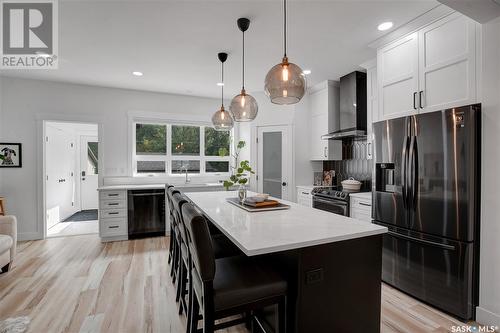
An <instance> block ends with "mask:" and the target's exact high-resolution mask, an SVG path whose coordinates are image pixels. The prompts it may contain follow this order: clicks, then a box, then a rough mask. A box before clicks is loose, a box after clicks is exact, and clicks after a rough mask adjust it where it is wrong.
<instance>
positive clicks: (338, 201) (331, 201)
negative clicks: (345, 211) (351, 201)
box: [313, 196, 347, 206]
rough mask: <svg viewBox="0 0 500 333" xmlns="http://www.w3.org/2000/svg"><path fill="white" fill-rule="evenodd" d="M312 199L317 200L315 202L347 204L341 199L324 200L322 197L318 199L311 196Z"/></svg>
mask: <svg viewBox="0 0 500 333" xmlns="http://www.w3.org/2000/svg"><path fill="white" fill-rule="evenodd" d="M313 201H317V202H321V203H325V204H339V205H342V206H347V202H345V201H341V200H324V199H320V198H318V197H316V196H314V197H313Z"/></svg>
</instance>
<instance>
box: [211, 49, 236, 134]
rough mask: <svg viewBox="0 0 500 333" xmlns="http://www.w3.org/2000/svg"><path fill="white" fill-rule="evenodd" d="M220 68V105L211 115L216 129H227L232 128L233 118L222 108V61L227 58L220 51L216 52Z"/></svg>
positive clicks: (225, 54)
mask: <svg viewBox="0 0 500 333" xmlns="http://www.w3.org/2000/svg"><path fill="white" fill-rule="evenodd" d="M218 57H219V60H220V62H221V68H222V81H221V82H222V84H221V91H222V94H221V102H222V103H221V107H220V109H219V110H218V111H216V112H215V113H214V115H213V116H212V123H213V125H214V127H215V129H216V130H217V131H229V130H231V129H232V128H233V124H234V123H233V118H232V117H231V115H230V114H229V112H227V111H226V110H225V109H224V62H225V61H226V60H227V53H224V52H221V53H219V54H218Z"/></svg>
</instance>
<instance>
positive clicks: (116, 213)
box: [108, 212, 118, 215]
mask: <svg viewBox="0 0 500 333" xmlns="http://www.w3.org/2000/svg"><path fill="white" fill-rule="evenodd" d="M108 215H118V212H111V213H108Z"/></svg>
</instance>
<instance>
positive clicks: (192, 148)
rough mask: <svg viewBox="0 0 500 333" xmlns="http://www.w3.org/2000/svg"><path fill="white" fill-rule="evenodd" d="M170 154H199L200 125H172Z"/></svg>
mask: <svg viewBox="0 0 500 333" xmlns="http://www.w3.org/2000/svg"><path fill="white" fill-rule="evenodd" d="M172 155H190V156H193V155H194V156H196V155H200V127H198V126H178V125H172Z"/></svg>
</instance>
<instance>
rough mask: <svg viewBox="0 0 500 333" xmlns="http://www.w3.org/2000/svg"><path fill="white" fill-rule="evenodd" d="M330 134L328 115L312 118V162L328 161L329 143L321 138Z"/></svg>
mask: <svg viewBox="0 0 500 333" xmlns="http://www.w3.org/2000/svg"><path fill="white" fill-rule="evenodd" d="M327 133H328V115H327V114H319V115H313V116H312V117H311V131H310V135H311V138H310V139H311V145H310V149H311V150H310V151H311V160H313V161H314V160H317V161H318V160H319V161H323V160H326V159H327V157H328V141H327V140H323V139H321V136H322V135H324V134H327Z"/></svg>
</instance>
